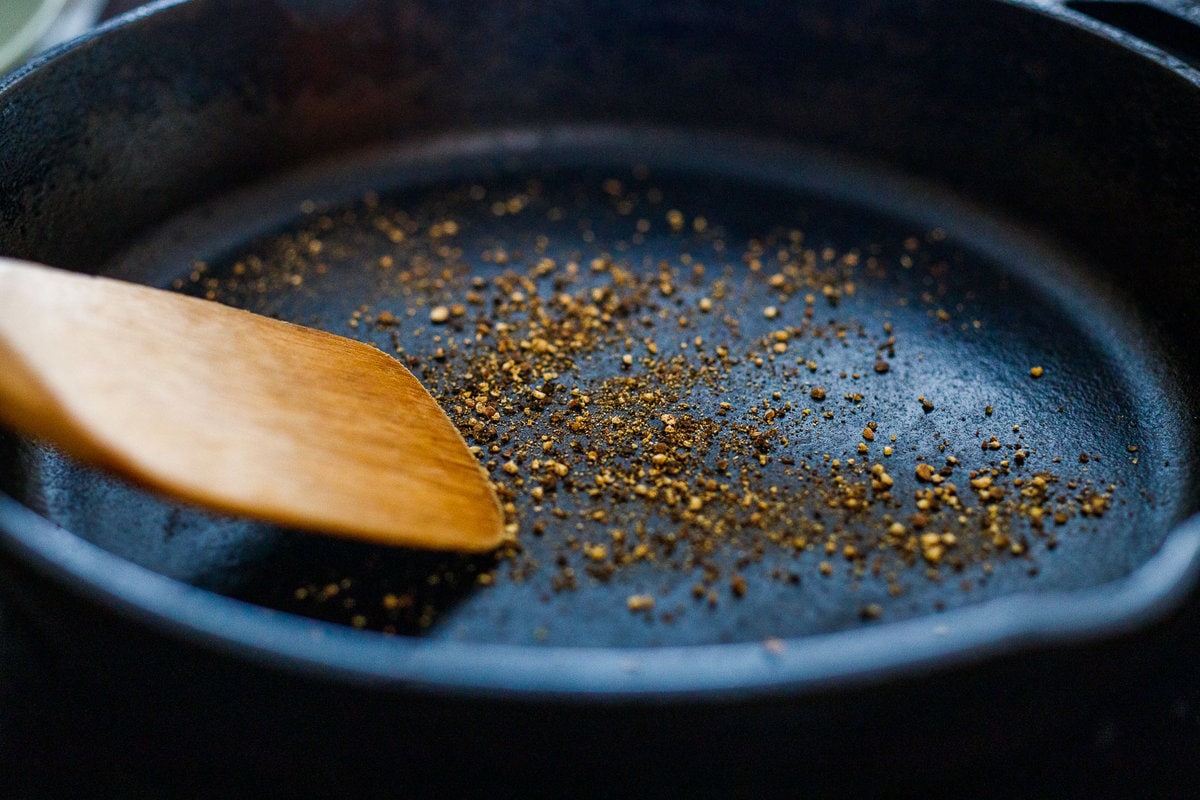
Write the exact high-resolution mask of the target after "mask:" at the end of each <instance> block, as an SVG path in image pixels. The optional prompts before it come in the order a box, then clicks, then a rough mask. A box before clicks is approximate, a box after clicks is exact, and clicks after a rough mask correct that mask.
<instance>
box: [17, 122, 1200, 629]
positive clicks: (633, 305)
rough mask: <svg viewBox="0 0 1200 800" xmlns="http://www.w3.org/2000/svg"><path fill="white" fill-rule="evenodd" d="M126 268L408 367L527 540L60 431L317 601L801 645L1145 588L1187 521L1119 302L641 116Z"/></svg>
mask: <svg viewBox="0 0 1200 800" xmlns="http://www.w3.org/2000/svg"><path fill="white" fill-rule="evenodd" d="M681 153H686V154H690V155H687V156H681V155H678V154H681ZM251 209H253V211H254V213H250V210H251ZM247 220H253V221H252V222H247ZM264 220H265V221H264ZM112 271H113V272H114V273H115V274H118V275H121V276H124V277H132V278H135V279H140V280H145V281H149V282H158V283H161V284H170V285H174V286H175V287H177V288H181V289H182V290H185V291H190V292H193V293H197V294H201V295H208V296H210V297H213V298H215V299H217V300H220V301H223V302H229V303H233V304H236V305H241V306H245V307H247V308H250V309H252V310H254V311H257V312H260V313H265V314H270V315H274V316H280V317H283V318H286V319H289V320H293V321H296V322H300V323H303V324H310V325H315V326H320V327H324V328H327V329H329V330H332V331H334V332H337V333H341V334H345V335H350V336H355V337H359V338H363V339H366V340H368V341H371V342H373V343H375V344H377V345H378V346H379V347H381V348H382V349H384V350H385V351H388V352H392V353H395V354H396V355H398V356H399V357H400V358H401V359H402V360H404V361H406V363H408V364H409V365H410V366H411V367H412V368H413V370H414V371H415V372H416V373H417V374H418V376H420V377H421V378H422V380H423V381H424V382H425V383H426V384H427V385H428V386H429V387H430V388H431V390H432V391H433V393H434V394H435V396H437V397H438V398H439V399H440V400H441V401H442V403H443V405H444V407H446V408H447V409H448V411H449V412H450V413H451V416H452V417H453V418H454V419H455V421H456V422H457V423H458V424H459V425H460V427H461V429H462V430H463V432H464V435H465V436H466V437H467V439H468V441H469V443H471V444H473V445H475V446H477V447H478V448H479V450H480V457H481V460H482V461H483V462H484V463H485V465H486V466H487V468H488V469H489V471H490V473H491V474H492V476H493V478H494V480H495V481H496V483H497V485H498V486H499V487H500V491H501V493H502V498H503V499H504V500H505V501H506V502H508V503H510V504H511V505H510V507H509V520H510V523H511V525H512V527H513V530H514V535H515V537H516V543H515V544H513V545H512V546H508V547H505V548H502V550H501V551H500V553H498V554H497V555H496V556H495V557H491V556H488V557H482V558H481V557H471V558H460V557H453V556H445V555H438V554H427V553H415V552H408V551H398V550H383V549H380V548H376V547H366V546H361V545H357V544H354V543H348V542H344V541H337V540H328V539H324V538H320V537H312V536H306V535H301V534H297V533H294V532H287V531H279V530H276V529H272V528H268V527H265V526H261V525H256V524H253V523H248V522H245V521H240V520H229V519H214V518H211V517H208V516H206V515H204V514H201V513H198V512H196V511H193V510H188V509H183V508H177V507H174V506H171V505H168V504H165V503H162V502H160V501H158V500H155V499H153V498H150V497H148V496H146V495H144V494H141V493H140V492H138V491H136V490H133V489H130V488H128V487H125V486H123V485H121V484H119V483H117V482H114V481H111V480H108V479H104V478H100V477H97V476H96V475H94V474H93V473H91V472H90V471H87V470H82V469H79V468H77V467H75V466H73V465H71V464H69V463H67V462H65V461H63V460H61V459H59V458H57V457H56V456H54V455H52V454H50V453H46V452H42V451H31V452H29V453H27V458H28V463H27V468H28V479H29V482H28V486H27V487H25V490H24V493H25V494H26V495H27V496H28V497H29V498H30V501H31V503H32V504H33V505H34V506H35V507H36V508H39V509H41V510H44V511H45V513H47V515H48V516H49V517H50V518H51V519H53V520H55V521H56V522H59V523H60V524H62V525H63V526H64V527H66V528H68V529H69V530H72V531H75V532H76V533H78V534H80V535H81V536H84V537H85V538H88V539H90V540H92V541H94V542H96V543H98V544H100V545H101V546H102V547H105V548H107V549H110V550H112V551H114V552H117V553H118V554H120V555H122V556H124V557H126V558H128V559H130V560H133V561H135V562H137V563H140V564H143V565H145V566H147V567H149V568H151V569H154V570H156V571H160V572H163V573H165V574H167V575H170V576H172V577H176V578H179V579H181V580H185V581H188V582H190V583H193V584H195V585H198V586H202V587H205V588H209V589H212V590H215V591H218V592H221V593H225V594H228V595H230V596H232V597H236V598H240V599H244V600H248V601H251V602H254V603H257V604H261V605H266V606H269V607H272V608H278V609H281V610H286V611H290V612H293V613H297V614H302V615H308V616H313V617H317V618H321V619H328V620H332V621H336V622H340V623H343V624H347V625H353V626H356V627H366V628H372V629H376V630H382V631H384V632H387V633H399V634H409V635H420V636H430V637H435V638H453V639H460V640H466V641H480V642H510V643H523V644H533V645H538V644H543V643H548V644H566V645H580V646H635V647H640V646H654V645H664V644H691V643H715V642H728V641H758V640H763V639H772V638H779V639H786V638H791V637H796V636H803V635H808V634H813V633H822V632H831V631H837V630H844V629H848V628H854V627H856V626H859V625H864V624H877V623H878V622H886V621H891V620H899V619H905V618H909V617H913V616H920V615H927V614H931V613H934V612H937V611H940V610H943V609H946V608H953V607H957V606H961V605H966V604H972V603H978V602H981V601H984V600H986V599H988V598H992V597H998V596H1003V595H1008V594H1013V593H1018V592H1044V591H1051V590H1072V589H1079V588H1083V587H1088V586H1096V585H1099V584H1102V583H1105V582H1107V581H1111V580H1115V579H1117V578H1119V577H1121V576H1123V575H1125V574H1128V573H1129V572H1130V571H1131V570H1132V569H1134V568H1136V567H1137V566H1138V565H1139V564H1141V563H1143V562H1144V561H1145V560H1146V559H1147V558H1148V557H1149V556H1150V555H1151V554H1153V553H1154V552H1155V551H1156V549H1157V548H1158V546H1159V544H1160V543H1161V541H1162V539H1163V537H1164V536H1165V535H1166V533H1167V531H1168V530H1169V527H1170V525H1171V523H1172V522H1174V521H1177V520H1178V519H1180V518H1181V517H1182V515H1183V513H1184V511H1185V509H1184V508H1183V506H1182V504H1181V503H1182V501H1181V498H1180V497H1179V496H1177V495H1176V491H1177V490H1176V489H1175V488H1174V487H1176V486H1178V485H1179V483H1180V476H1182V475H1183V474H1184V473H1183V471H1182V467H1183V465H1181V464H1179V463H1178V459H1177V455H1176V451H1175V450H1174V449H1173V447H1172V445H1173V442H1174V441H1175V437H1176V436H1179V435H1180V434H1181V432H1183V431H1186V430H1187V426H1186V423H1185V422H1184V421H1183V420H1182V419H1181V418H1180V416H1178V410H1177V409H1175V408H1173V407H1172V406H1171V404H1170V403H1169V401H1167V400H1165V399H1164V398H1166V397H1168V396H1169V393H1168V392H1167V391H1166V390H1165V388H1164V387H1163V385H1162V383H1161V375H1160V374H1159V373H1158V372H1157V370H1158V369H1159V363H1158V359H1159V355H1158V353H1157V352H1156V350H1155V348H1154V345H1153V342H1152V341H1151V340H1149V339H1148V338H1146V337H1145V336H1144V335H1143V333H1142V332H1140V331H1138V330H1137V328H1136V326H1135V325H1134V323H1133V322H1132V321H1131V320H1130V319H1129V318H1127V317H1126V316H1125V312H1124V310H1123V309H1122V308H1121V307H1120V306H1119V304H1117V303H1116V302H1115V301H1112V300H1111V299H1110V298H1108V297H1107V296H1106V293H1105V290H1104V289H1103V288H1102V287H1098V286H1094V285H1091V284H1089V283H1087V282H1085V281H1084V280H1083V279H1082V278H1081V277H1080V275H1081V274H1082V271H1080V270H1076V269H1074V267H1073V266H1071V265H1069V264H1068V262H1067V260H1066V259H1064V258H1063V257H1061V256H1059V255H1057V254H1055V253H1053V252H1052V251H1050V250H1048V249H1047V248H1046V247H1045V246H1043V245H1042V244H1041V243H1039V242H1037V241H1036V240H1035V239H1034V238H1033V237H1027V236H1017V235H1016V234H1013V233H1012V231H1011V230H1009V229H1008V228H1006V227H1005V226H1003V225H1002V224H1001V223H999V222H997V221H995V220H991V219H988V218H987V217H985V216H983V215H980V214H978V213H977V212H974V211H971V210H970V209H967V208H963V207H956V206H954V205H953V204H952V203H950V201H948V200H946V199H945V198H941V197H939V196H937V195H936V194H933V193H930V192H928V191H926V190H924V189H922V188H921V187H916V186H912V185H908V184H904V183H902V182H900V181H898V180H896V179H891V178H886V177H884V176H880V175H875V174H871V173H869V172H866V171H863V170H861V169H859V168H857V167H854V166H852V165H848V164H844V163H840V162H832V161H826V160H822V159H821V158H819V157H817V156H815V155H813V154H801V153H798V152H792V151H784V150H779V149H778V148H772V147H767V146H763V145H757V144H754V143H751V142H743V141H741V140H729V139H704V138H702V137H701V138H695V137H680V136H678V135H676V134H669V133H665V132H662V131H657V132H638V131H614V130H608V129H601V130H568V131H560V132H557V133H545V132H542V133H536V134H535V133H529V134H517V133H508V134H503V135H496V136H481V137H475V138H468V139H465V140H445V141H437V142H432V143H426V144H424V145H422V146H419V147H414V148H409V149H401V150H385V151H377V152H371V153H368V154H365V155H364V156H362V157H361V158H360V159H358V160H357V161H354V160H352V159H351V160H343V161H341V162H340V163H339V166H337V167H330V168H328V169H322V168H317V169H313V170H309V171H307V172H305V173H301V174H298V175H296V176H294V177H293V178H292V179H290V180H287V181H283V182H275V183H272V184H270V185H268V186H262V187H258V188H257V189H254V190H250V191H247V192H245V193H243V194H241V195H239V196H237V197H234V198H223V199H222V201H221V202H219V203H215V204H210V205H206V206H204V207H203V208H201V209H200V210H198V211H196V212H194V213H192V214H189V215H188V216H186V217H184V218H182V219H180V220H178V221H176V222H175V223H172V224H171V225H168V226H166V228H164V229H163V230H160V231H158V232H156V234H155V235H153V236H151V237H149V238H148V239H147V240H146V241H144V242H143V243H142V244H140V245H139V246H137V247H134V248H132V249H131V250H130V251H129V252H128V254H127V255H126V256H125V257H124V258H123V259H118V260H117V262H116V263H114V265H113V267H112ZM247 344H248V346H251V345H252V343H247ZM400 413H402V411H401V412H400ZM1173 459H1175V460H1173ZM331 478H332V476H331Z"/></svg>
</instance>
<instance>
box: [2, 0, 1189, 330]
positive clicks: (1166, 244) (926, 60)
mask: <svg viewBox="0 0 1200 800" xmlns="http://www.w3.org/2000/svg"><path fill="white" fill-rule="evenodd" d="M319 9H323V10H319ZM63 58H65V59H67V60H69V61H70V63H71V66H70V68H69V69H56V70H45V71H40V72H35V73H33V74H31V75H29V76H27V77H26V78H25V79H24V80H18V81H16V82H15V83H13V84H11V85H10V86H8V87H7V90H6V91H4V93H3V94H4V96H3V98H2V100H3V102H2V110H0V159H2V160H3V161H2V164H3V169H0V250H2V251H3V252H4V253H7V254H12V255H18V256H23V257H27V258H33V259H37V260H42V261H46V262H49V263H52V264H56V265H60V266H66V267H72V268H77V269H89V268H94V267H95V265H97V264H98V263H99V262H101V261H103V260H104V259H105V258H106V257H108V256H110V255H111V254H112V253H113V252H114V251H116V250H117V249H119V248H120V247H121V246H122V245H123V244H125V243H127V242H128V241H129V240H130V239H131V238H132V237H134V236H136V235H137V233H138V232H139V231H141V230H143V229H144V228H146V227H147V226H150V225H153V224H154V223H155V222H156V221H159V220H162V219H163V218H165V217H167V216H169V215H171V214H173V213H175V212H177V211H179V210H180V209H182V208H184V207H186V206H188V205H190V204H191V203H193V202H194V201H196V200H198V199H201V198H203V197H206V196H209V195H211V194H213V193H215V192H218V191H221V190H223V189H226V188H228V187H231V186H235V185H239V184H242V183H245V182H248V181H252V180H254V179H255V178H257V177H260V176H262V175H264V174H266V173H269V172H270V171H272V170H274V169H276V168H277V167H279V166H280V165H283V164H287V163H291V162H297V161H301V160H304V159H307V158H311V157H314V156H317V155H321V154H328V153H331V152H336V151H337V150H339V149H342V148H348V147H351V146H354V145H356V144H361V143H366V142H372V141H378V140H386V139H389V138H396V137H407V136H413V135H417V134H421V133H429V132H437V131H446V130H474V129H486V128H494V127H496V126H505V125H530V124H534V125H536V124H540V123H550V122H556V121H618V122H628V123H641V124H663V125H677V126H700V127H705V128H715V129H722V130H733V131H740V132H746V133H749V134H751V135H755V136H760V137H774V138H783V139H785V140H791V141H798V142H802V143H806V144H812V145H818V146H826V147H829V148H832V149H835V150H838V151H842V152H845V153H848V154H851V155H854V156H857V157H862V158H866V159H870V160H878V161H882V162H886V163H888V164H891V165H893V166H896V167H900V168H902V169H907V170H910V171H912V172H914V173H916V174H918V175H922V176H927V177H931V178H934V179H936V180H939V181H941V182H944V183H946V184H948V185H949V186H950V187H952V188H955V189H957V190H960V191H962V192H963V193H965V194H967V195H968V196H971V197H974V198H976V199H978V200H980V201H982V202H984V203H989V204H995V205H998V206H1001V207H1005V208H1007V209H1008V210H1010V211H1012V212H1013V213H1015V214H1017V215H1019V216H1023V217H1025V218H1026V219H1027V220H1030V221H1033V222H1035V223H1036V224H1038V225H1039V226H1040V227H1043V228H1045V229H1046V230H1048V231H1049V232H1051V233H1053V234H1056V235H1057V236H1059V237H1060V238H1062V239H1066V240H1068V241H1071V242H1073V243H1074V244H1075V245H1077V246H1080V247H1085V248H1087V249H1089V250H1091V251H1092V253H1093V254H1094V255H1095V256H1097V257H1098V258H1099V260H1101V261H1102V262H1103V263H1105V264H1106V265H1107V266H1109V267H1111V268H1112V269H1114V270H1117V271H1120V270H1123V269H1131V268H1132V269H1136V270H1137V272H1138V273H1139V275H1138V277H1139V285H1141V284H1142V283H1143V282H1145V284H1146V285H1147V287H1148V291H1147V292H1146V294H1147V295H1148V297H1149V299H1150V301H1151V302H1150V304H1149V305H1150V307H1152V308H1162V309H1163V310H1164V311H1168V312H1170V311H1175V310H1178V309H1177V307H1176V306H1175V303H1176V302H1178V300H1177V299H1178V298H1180V297H1181V296H1182V295H1185V294H1190V292H1189V291H1188V290H1190V289H1194V288H1195V281H1194V279H1193V278H1192V277H1191V276H1190V272H1191V270H1190V269H1181V270H1176V269H1174V267H1176V266H1184V267H1188V266H1190V265H1191V264H1193V263H1194V262H1195V260H1196V257H1197V254H1198V253H1200V238H1198V234H1197V230H1200V229H1197V228H1196V226H1194V225H1193V224H1192V221H1193V220H1194V219H1195V218H1196V211H1197V209H1196V197H1197V189H1198V188H1200V158H1197V156H1198V155H1200V152H1198V150H1200V148H1198V147H1197V140H1196V132H1197V131H1200V96H1198V93H1197V91H1196V89H1195V87H1194V86H1193V85H1192V83H1191V82H1190V81H1189V80H1185V79H1183V78H1180V77H1178V76H1175V75H1172V74H1171V73H1170V71H1168V70H1167V69H1165V68H1163V67H1160V66H1157V65H1155V64H1153V63H1152V62H1150V61H1148V60H1146V59H1144V58H1141V57H1139V56H1137V55H1135V54H1133V53H1132V52H1130V51H1127V50H1125V49H1123V48H1122V47H1119V46H1117V45H1114V44H1113V43H1112V42H1109V41H1105V40H1103V39H1101V38H1099V37H1096V36H1094V35H1091V34H1088V33H1085V32H1083V31H1081V30H1079V29H1076V28H1073V27H1070V26H1067V25H1063V24H1060V23H1057V22H1056V21H1055V20H1053V19H1052V18H1049V17H1047V16H1044V15H1043V14H1042V13H1041V12H1037V11H1031V10H1030V9H1028V8H1023V7H1021V6H1019V5H1014V4H1010V3H1005V2H980V3H945V2H930V1H929V0H926V1H925V2H883V1H881V0H874V1H873V2H859V3H845V2H840V1H838V2H833V1H831V0H823V1H818V2H807V3H793V2H761V3H755V4H752V5H750V6H747V7H744V8H742V7H736V6H735V7H731V6H730V5H729V4H728V3H718V2H704V1H703V0H691V1H690V2H671V3H642V2H633V1H627V2H619V1H615V0H610V1H609V2H597V3H573V2H543V3H537V4H533V3H508V2H492V3H484V4H480V3H477V2H459V3H445V2H439V3H422V2H389V1H388V0H338V2H329V3H315V2H308V1H306V0H305V1H302V0H256V1H255V2H245V1H244V0H239V1H238V2H234V1H233V0H191V1H190V2H182V3H179V4H177V5H175V7H173V8H170V9H168V10H167V11H166V12H165V13H159V14H157V15H151V16H150V17H147V18H145V19H142V20H139V21H138V22H137V23H136V24H133V25H128V26H126V27H125V29H124V30H120V31H118V32H116V33H115V34H114V35H109V36H104V37H100V38H98V39H94V40H92V41H91V42H90V43H88V44H87V45H86V46H85V47H84V48H83V49H82V51H80V52H75V53H70V54H67V55H65V56H63ZM49 165H53V166H49ZM1148 266H1152V267H1154V269H1145V267H1148ZM1168 289H1170V291H1169V292H1168V291H1167V290H1168ZM1164 294H1167V295H1169V296H1161V295H1164ZM1172 298H1176V299H1175V300H1173V299H1172Z"/></svg>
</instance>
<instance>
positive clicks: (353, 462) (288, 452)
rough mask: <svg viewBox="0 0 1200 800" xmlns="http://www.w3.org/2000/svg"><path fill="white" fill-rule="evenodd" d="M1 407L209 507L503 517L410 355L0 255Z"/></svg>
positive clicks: (286, 516) (378, 522)
mask: <svg viewBox="0 0 1200 800" xmlns="http://www.w3.org/2000/svg"><path fill="white" fill-rule="evenodd" d="M0 421H3V422H4V423H6V424H7V425H9V426H11V427H13V428H15V429H17V430H19V431H21V432H23V433H26V434H30V435H32V436H34V437H37V438H41V439H44V440H46V441H48V442H50V443H51V444H53V445H55V446H56V447H58V448H59V449H61V450H62V451H64V452H66V453H68V454H70V455H72V456H74V457H76V458H78V459H79V460H81V461H84V462H87V463H90V464H93V465H95V466H98V467H101V468H105V469H108V470H111V471H113V472H115V473H117V474H120V475H123V476H125V477H127V478H129V479H132V480H133V481H134V482H136V483H139V484H142V485H144V486H146V487H148V488H150V489H153V490H157V491H159V492H161V493H164V494H166V495H168V496H171V497H174V498H177V499H180V500H184V501H187V502H191V503H196V504H199V505H201V506H206V507H209V508H212V509H214V510H219V511H224V512H232V513H235V514H241V515H246V516H251V517H256V518H260V519H264V520H268V521H271V522H277V523H280V524H283V525H288V526H293V527H298V528H306V529H310V530H315V531H322V532H326V533H330V534H338V535H344V536H348V537H353V538H358V539H365V540H369V541H373V542H379V543H385V544H395V545H404V546H410V547H421V548H432V549H445V550H461V551H475V552H481V551H485V550H489V549H492V548H494V547H496V545H497V544H499V542H500V539H501V535H502V532H503V517H502V512H501V510H500V507H499V504H498V502H497V500H496V496H495V493H494V492H493V491H492V487H491V485H490V484H489V482H488V480H487V476H486V474H485V473H484V471H483V469H482V467H481V466H480V465H479V463H478V462H477V461H476V459H475V458H474V457H473V456H472V455H471V452H470V451H469V450H468V449H467V445H466V443H465V442H464V441H463V439H462V437H461V436H460V435H459V433H458V431H457V429H455V427H454V425H453V424H452V423H451V422H450V419H449V418H448V417H447V416H446V414H445V413H444V412H443V411H442V409H441V408H439V407H438V405H437V403H436V402H435V401H434V399H433V398H432V397H431V396H430V395H429V393H428V392H427V391H426V390H425V388H424V387H423V386H421V384H420V382H419V381H418V380H417V379H416V378H415V377H413V375H412V374H411V373H410V372H409V371H408V370H407V369H405V368H404V367H403V366H401V364H400V363H399V362H398V361H396V360H395V359H393V358H391V357H389V356H387V355H386V354H384V353H382V352H380V351H379V350H376V349H375V348H373V347H371V346H369V345H366V344H363V343H362V342H356V341H353V340H350V339H345V338H342V337H340V336H335V335H333V334H330V333H326V332H324V331H317V330H313V329H311V328H305V327H301V326H299V325H293V324H290V323H286V322H280V321H278V320H273V319H268V318H266V317H262V316H258V315H256V314H251V313H249V312H246V311H241V310H237V309H233V308H229V307H227V306H223V305H220V304H218V303H213V302H208V301H205V300H200V299H197V298H193V297H187V296H184V295H180V294H174V293H172V292H167V291H163V290H160V289H153V288H150V287H147V286H140V285H136V284H131V283H124V282H121V281H115V280H111V279H107V278H98V277H90V276H86V275H81V274H78V273H73V272H66V271H63V270H58V269H52V268H50V267H44V266H41V265H37V264H31V263H27V262H21V261H15V260H11V259H4V258H0Z"/></svg>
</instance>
